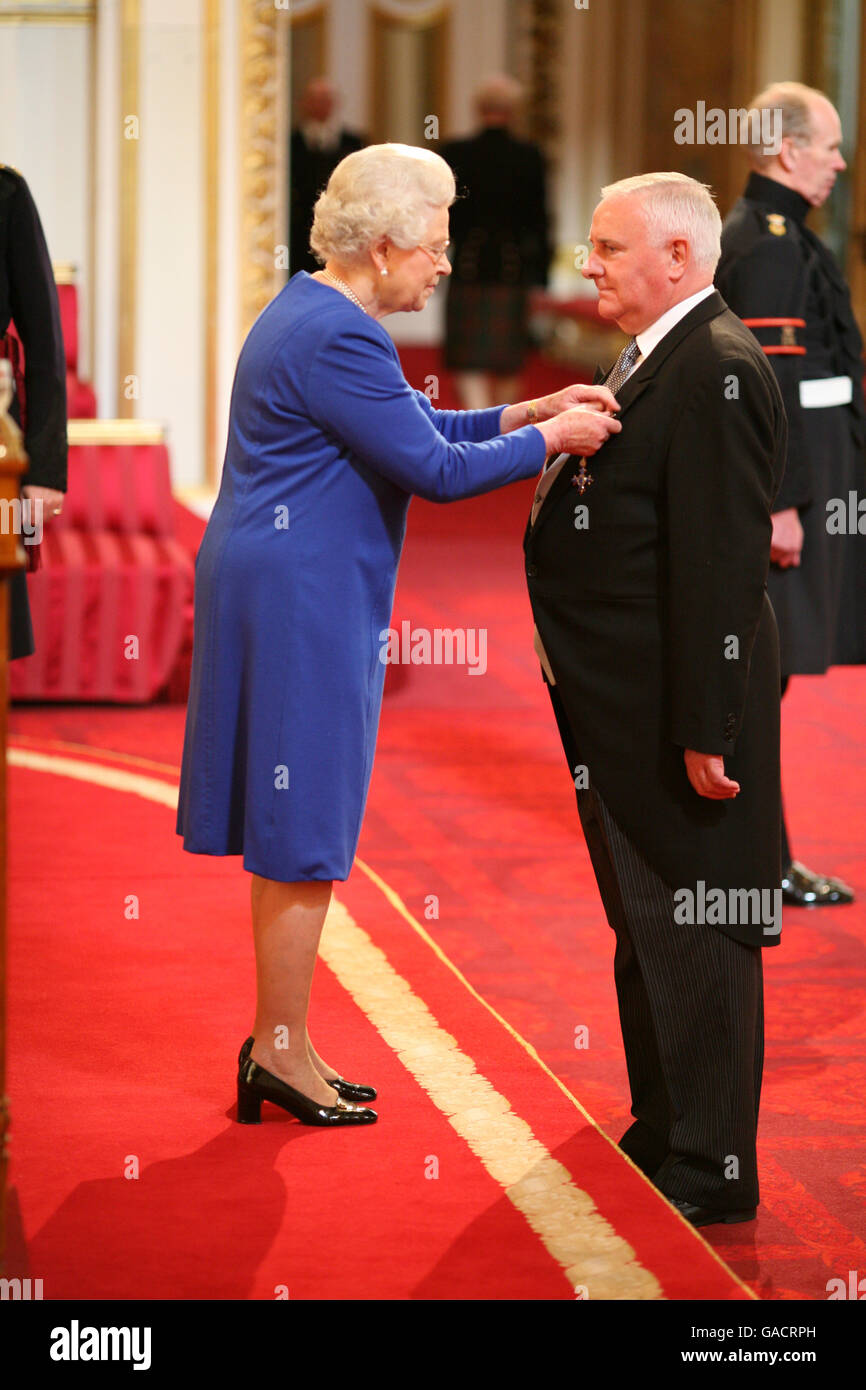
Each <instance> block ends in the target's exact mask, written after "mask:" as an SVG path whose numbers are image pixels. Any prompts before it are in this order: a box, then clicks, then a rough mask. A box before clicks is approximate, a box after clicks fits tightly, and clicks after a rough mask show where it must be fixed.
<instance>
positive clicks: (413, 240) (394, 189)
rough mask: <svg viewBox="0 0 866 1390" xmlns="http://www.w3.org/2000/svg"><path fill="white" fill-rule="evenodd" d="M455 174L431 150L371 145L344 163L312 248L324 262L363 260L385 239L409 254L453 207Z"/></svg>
mask: <svg viewBox="0 0 866 1390" xmlns="http://www.w3.org/2000/svg"><path fill="white" fill-rule="evenodd" d="M455 193H456V187H455V181H454V174H453V173H452V171H451V168H450V166H449V165H448V164H446V163H445V160H444V159H442V157H441V156H440V155H438V154H434V153H433V151H432V150H425V149H423V148H419V147H417V146H415V145H394V144H390V145H367V146H366V147H365V148H364V149H362V150H355V151H354V153H352V154H347V155H346V158H345V159H341V160H340V163H339V164H338V165H337V167H336V169H335V170H334V172H333V173H332V174H331V177H330V179H329V180H328V186H327V188H326V189H325V191H324V193H321V194H320V195H319V198H318V200H317V202H316V206H315V209H314V212H313V228H312V231H311V232H310V247H311V248H312V251H313V254H314V255H315V257H316V259H317V260H319V261H321V262H322V263H323V264H324V262H325V261H327V260H329V259H330V258H331V257H333V258H334V259H335V260H337V261H349V262H351V261H358V260H362V259H363V258H364V256H365V255H366V253H367V251H368V250H369V249H370V247H371V246H373V245H374V244H375V243H376V242H377V241H378V240H379V239H380V237H383V236H386V237H390V239H391V241H393V243H394V245H395V246H399V247H401V248H402V249H404V250H408V248H409V247H411V246H417V245H418V244H419V243H420V242H421V241H423V239H424V235H425V233H426V231H427V227H428V226H429V223H430V218H431V216H432V214H433V213H434V212H435V211H436V210H437V209H438V208H442V207H450V206H451V204H452V203H453V202H454V197H455Z"/></svg>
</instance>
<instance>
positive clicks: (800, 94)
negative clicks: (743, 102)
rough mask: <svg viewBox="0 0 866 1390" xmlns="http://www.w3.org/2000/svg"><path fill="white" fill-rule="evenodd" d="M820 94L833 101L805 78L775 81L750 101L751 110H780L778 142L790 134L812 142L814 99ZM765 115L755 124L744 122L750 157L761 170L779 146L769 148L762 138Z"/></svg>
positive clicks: (796, 140) (801, 141) (795, 139)
mask: <svg viewBox="0 0 866 1390" xmlns="http://www.w3.org/2000/svg"><path fill="white" fill-rule="evenodd" d="M817 97H820V98H821V100H822V101H829V97H827V96H825V94H824V93H823V92H819V91H818V89H817V87H807V86H806V85H805V84H804V83H803V82H771V83H770V85H769V87H765V88H764V90H763V91H762V92H759V93H758V95H757V96H756V97H754V98H753V99H752V101H750V103H749V110H750V111H758V112H763V111H778V112H779V116H778V117H777V118H776V119H777V120H779V121H781V127H782V128H781V130H777V131H776V139H777V141H778V144H781V142H782V141H783V140H784V139H785V137H786V136H787V138H788V139H789V140H793V142H794V144H795V145H808V144H809V141H810V140H811V139H812V103H813V102H814V101H815V99H816V98H817ZM762 121H763V117H762V116H759V118H758V120H757V121H756V122H755V123H754V125H752V123H751V122H750V121H748V120H746V121H744V122H743V143H744V145H745V146H746V149H747V150H748V154H749V161H750V163H751V164H752V166H753V168H755V169H757V170H761V169H766V168H768V166H769V165H771V164H772V163H773V160H774V159H775V158H776V157H777V155H778V153H779V150H778V146H777V148H776V149H775V150H768V149H766V148H765V145H764V142H763V139H762V138H761V132H762V129H763V127H762Z"/></svg>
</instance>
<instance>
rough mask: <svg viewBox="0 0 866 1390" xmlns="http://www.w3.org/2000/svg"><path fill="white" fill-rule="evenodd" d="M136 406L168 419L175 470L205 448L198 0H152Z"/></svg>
mask: <svg viewBox="0 0 866 1390" xmlns="http://www.w3.org/2000/svg"><path fill="white" fill-rule="evenodd" d="M139 51H140V72H139V92H140V106H141V111H140V113H139V114H140V118H141V134H140V145H139V173H138V266H137V304H136V330H137V331H136V349H135V365H134V367H133V371H134V372H135V374H136V376H137V377H138V379H139V383H140V396H139V398H138V401H137V403H136V410H135V413H136V415H138V416H140V417H142V418H147V419H158V420H163V421H165V422H166V424H167V425H168V428H169V443H170V449H171V459H172V473H173V480H174V482H175V483H178V484H194V483H198V482H199V481H200V480H201V478H202V475H203V448H204V438H203V436H204V379H203V377H204V354H203V342H204V339H203V334H204V296H203V271H202V256H203V247H204V241H203V236H204V229H203V199H204V190H203V183H202V180H203V176H204V169H203V159H202V96H203V86H202V67H201V60H202V28H201V7H200V5H199V3H198V0H142V4H141V35H140V50H139Z"/></svg>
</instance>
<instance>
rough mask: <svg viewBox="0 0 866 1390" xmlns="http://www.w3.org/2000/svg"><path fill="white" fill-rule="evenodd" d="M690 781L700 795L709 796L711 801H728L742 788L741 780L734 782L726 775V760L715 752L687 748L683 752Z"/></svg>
mask: <svg viewBox="0 0 866 1390" xmlns="http://www.w3.org/2000/svg"><path fill="white" fill-rule="evenodd" d="M683 757H684V758H685V760H686V772H687V774H688V778H689V781H690V782H691V784H692V786H693V787H694V789H695V791H696V792H697V794H698V796H707V797H709V798H710V800H711V801H727V800H728V798H729V797H732V796H736V795H737V792H738V791H739V790H740V784H739V782H732V781H731V779H730V777H726V776H725V760H724V758H722V757H717V756H716V755H715V754H713V753H696V752H695V750H694V749H693V748H687V749H686V750H685V752H684V753H683Z"/></svg>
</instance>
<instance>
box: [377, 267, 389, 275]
mask: <svg viewBox="0 0 866 1390" xmlns="http://www.w3.org/2000/svg"><path fill="white" fill-rule="evenodd" d="M379 274H380V275H387V274H388V267H387V266H386V265H383V266H382V269H381V270H380V271H379Z"/></svg>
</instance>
